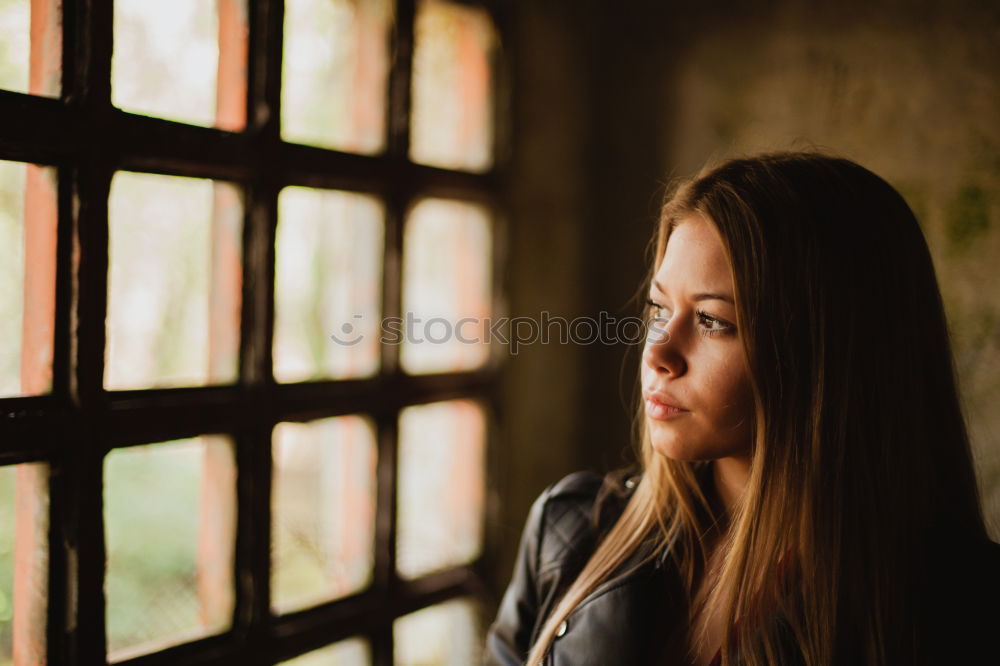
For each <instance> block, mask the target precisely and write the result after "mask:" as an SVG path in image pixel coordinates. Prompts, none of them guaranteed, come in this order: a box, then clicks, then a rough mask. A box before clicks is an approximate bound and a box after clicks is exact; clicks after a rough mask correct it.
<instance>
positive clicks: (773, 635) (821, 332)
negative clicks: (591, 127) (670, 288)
mask: <svg viewBox="0 0 1000 666" xmlns="http://www.w3.org/2000/svg"><path fill="white" fill-rule="evenodd" d="M693 213H700V214H701V215H703V216H704V217H705V218H706V219H708V220H709V221H710V222H711V223H713V224H714V225H715V227H716V228H717V230H718V231H719V233H720V236H721V237H722V239H723V244H724V247H725V249H726V252H727V255H728V258H729V262H730V266H731V268H732V271H733V282H734V287H735V292H736V293H735V297H736V305H737V308H736V309H737V328H738V330H739V331H740V337H741V340H742V344H743V350H744V354H745V357H746V361H747V364H748V367H749V368H750V375H751V384H752V388H753V393H754V419H755V434H754V441H753V455H752V463H751V471H750V477H749V481H748V484H747V487H746V489H745V491H744V494H743V496H742V498H741V500H740V502H739V503H738V505H737V508H736V509H735V510H734V512H733V514H732V515H731V516H729V517H728V521H727V522H726V527H725V531H724V534H723V535H722V537H723V538H722V539H721V542H720V544H721V545H720V551H719V552H720V553H721V556H720V557H719V558H718V565H717V568H716V569H714V573H715V575H714V576H713V577H712V580H713V581H714V584H713V585H712V586H711V588H710V592H709V594H708V597H707V600H706V601H705V603H706V604H708V605H709V606H711V607H712V608H717V609H719V610H720V612H721V613H722V616H723V618H724V620H725V622H724V626H725V629H724V636H723V641H722V646H721V649H722V661H723V664H733V663H743V664H752V665H754V666H756V665H763V664H774V663H782V662H783V661H784V660H785V659H788V658H789V654H793V655H795V656H796V658H797V659H801V660H802V661H803V662H804V663H806V664H810V665H814V664H815V665H826V664H834V663H868V664H896V663H921V661H922V657H923V655H922V651H921V647H920V636H919V635H918V634H919V631H918V628H917V626H918V623H917V621H916V618H915V613H916V611H915V610H914V608H915V601H916V600H915V599H913V598H912V592H911V590H912V587H913V585H914V584H915V582H916V581H919V580H920V579H921V576H922V575H923V572H924V571H926V568H927V567H928V566H929V564H928V560H927V558H926V557H925V555H924V553H925V552H927V546H928V544H929V542H930V541H931V540H932V539H934V538H937V539H941V538H946V539H953V540H970V541H971V540H976V539H985V538H986V536H985V534H986V533H985V528H984V526H983V518H982V513H981V509H980V504H979V497H978V492H977V487H976V481H975V474H974V471H973V468H972V461H971V454H970V450H969V441H968V435H967V433H966V427H965V422H964V420H963V416H962V412H961V408H960V404H959V398H958V391H957V387H956V381H955V374H954V364H953V360H952V355H951V350H950V345H949V341H948V332H947V326H946V322H945V316H944V309H943V306H942V302H941V296H940V291H939V289H938V285H937V280H936V277H935V274H934V268H933V264H932V261H931V257H930V253H929V251H928V249H927V245H926V242H925V240H924V238H923V235H922V233H921V231H920V228H919V225H918V223H917V221H916V219H915V218H914V216H913V213H912V212H911V211H910V209H909V207H908V206H907V205H906V203H905V202H904V201H903V199H902V198H901V197H900V196H899V194H898V193H897V192H896V191H895V190H894V189H893V188H892V187H891V186H890V185H888V184H887V183H886V182H885V181H884V180H882V179H881V178H879V177H878V176H876V175H875V174H873V173H871V172H870V171H868V170H866V169H864V168H862V167H860V166H858V165H857V164H854V163H853V162H850V161H847V160H844V159H839V158H834V157H828V156H824V155H819V154H813V153H779V154H770V155H762V156H757V157H752V158H743V159H735V160H730V161H727V162H724V163H722V164H721V165H719V166H717V167H715V168H711V169H706V170H704V171H703V172H702V173H701V174H699V176H698V177H696V178H694V179H692V180H690V181H687V182H684V183H682V184H680V185H679V186H678V187H677V188H676V189H675V191H674V192H673V194H672V196H671V197H670V198H669V199H668V201H667V203H666V204H665V205H664V208H663V213H662V216H661V220H660V224H659V225H658V229H657V233H656V235H655V237H654V241H655V244H654V245H653V246H652V247H653V248H655V249H654V252H653V254H654V257H653V259H654V261H653V262H652V266H651V267H650V277H652V275H653V274H654V273H655V270H656V268H657V266H658V264H659V262H660V260H661V259H662V257H663V255H664V252H665V250H666V244H667V240H668V239H669V236H670V232H671V230H672V229H673V228H674V226H675V225H676V224H677V222H678V221H679V220H681V219H682V218H684V217H687V216H689V215H691V214H693ZM641 410H642V407H641V404H640V405H639V408H638V410H637V417H636V428H637V439H638V442H639V462H640V465H641V467H642V470H643V474H642V478H641V481H640V482H639V484H638V486H637V487H636V489H635V492H634V494H633V496H632V498H631V500H630V501H629V503H628V504H627V506H626V507H625V510H624V512H623V514H622V515H621V517H620V518H619V519H618V521H617V523H616V524H615V525H614V527H613V528H612V530H611V531H610V532H609V533H608V535H607V536H606V537H605V539H604V540H603V541H602V542H601V543H600V544H599V546H598V547H597V549H596V551H595V552H594V553H593V555H592V556H591V558H590V559H589V561H588V563H587V564H586V566H585V567H584V568H583V570H582V571H581V573H580V574H579V576H578V577H577V578H576V580H575V581H574V582H573V583H572V584H571V585H570V587H569V588H568V589H567V591H566V593H565V594H564V595H563V597H562V599H561V600H560V602H559V603H558V604H557V605H556V607H555V609H554V610H553V612H552V613H551V614H550V616H549V617H548V618H547V619H546V620H545V623H544V625H543V627H542V629H541V631H540V632H539V634H538V639H537V640H536V642H535V644H534V645H533V646H532V648H531V651H530V653H529V657H528V664H529V666H538V665H540V664H541V663H542V659H543V657H544V655H545V653H546V651H547V650H548V649H549V648H550V647H551V645H552V643H553V639H554V636H555V634H556V631H557V628H558V627H559V625H560V624H561V623H562V621H563V620H564V619H565V618H566V617H567V616H568V615H569V614H570V613H572V612H573V610H574V609H575V608H576V607H577V605H578V604H579V603H580V601H581V600H582V599H584V598H585V597H586V596H587V595H588V594H589V593H590V592H592V591H593V590H594V589H595V588H596V587H597V586H598V585H599V584H600V583H601V582H603V581H605V580H608V579H609V578H611V577H612V576H614V575H618V574H619V573H620V572H619V571H618V570H619V569H620V568H621V567H622V565H623V564H624V563H625V562H626V561H627V560H628V559H629V557H630V556H631V555H633V554H634V553H635V552H636V550H637V549H638V548H639V545H640V544H642V543H643V542H644V541H646V540H647V539H650V538H652V539H654V541H655V543H656V544H658V545H657V548H656V549H655V550H654V551H653V553H652V555H650V557H652V556H653V555H657V554H662V552H663V550H664V549H666V550H667V551H668V554H669V556H670V557H671V558H672V559H673V562H674V563H675V564H676V566H677V569H678V571H679V574H680V577H681V580H682V582H683V584H684V590H685V591H686V593H687V597H688V599H687V600H688V602H689V604H691V606H692V607H693V604H692V602H693V601H694V600H693V596H694V586H695V582H696V579H697V578H698V576H699V575H701V574H703V573H704V572H705V568H706V566H707V552H706V546H705V543H706V535H708V534H709V532H710V531H711V530H713V529H715V528H716V526H717V524H718V522H717V521H718V520H719V516H718V515H717V513H716V512H713V509H712V507H711V505H710V502H709V500H708V498H707V497H706V491H705V490H704V489H703V488H702V484H701V483H700V481H699V478H700V475H699V474H698V473H697V472H698V469H699V467H701V466H704V465H706V464H710V463H689V462H680V461H676V460H670V459H667V458H665V457H663V456H662V455H660V454H658V453H656V452H655V451H654V450H653V448H652V445H651V442H650V438H649V433H648V432H647V429H646V423H645V418H643V416H642V411H641ZM693 635H694V637H695V640H696V641H697V640H704V635H705V634H704V627H695V628H694V632H693ZM789 651H791V653H790V652H789Z"/></svg>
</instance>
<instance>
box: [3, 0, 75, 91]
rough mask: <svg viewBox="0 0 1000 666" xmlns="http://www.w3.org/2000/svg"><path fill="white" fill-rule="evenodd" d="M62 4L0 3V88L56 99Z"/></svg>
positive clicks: (40, 0)
mask: <svg viewBox="0 0 1000 666" xmlns="http://www.w3.org/2000/svg"><path fill="white" fill-rule="evenodd" d="M61 10H62V3H61V2H60V1H59V0H0V88H3V89H5V90H13V91H14V92H20V93H31V94H32V95H45V96H48V97H58V96H59V90H60V81H59V79H60V77H61V75H62V11H61Z"/></svg>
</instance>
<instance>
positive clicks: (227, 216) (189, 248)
mask: <svg viewBox="0 0 1000 666" xmlns="http://www.w3.org/2000/svg"><path fill="white" fill-rule="evenodd" d="M108 225H109V239H108V242H109V246H110V247H109V260H110V271H109V275H108V317H107V327H108V328H107V334H108V337H107V350H106V366H105V371H104V385H105V387H106V388H108V389H140V388H152V387H176V386H198V385H203V384H225V383H230V382H233V381H235V379H236V376H237V369H238V356H239V353H238V350H239V319H240V299H241V280H242V269H241V263H242V233H243V209H242V204H241V202H240V196H239V191H238V190H237V189H236V188H235V187H233V186H231V185H228V184H225V183H218V182H213V181H210V180H204V179H201V178H178V177H174V176H155V175H152V174H140V173H126V172H121V173H118V174H116V175H115V177H114V180H113V181H112V183H111V199H110V201H109V209H108Z"/></svg>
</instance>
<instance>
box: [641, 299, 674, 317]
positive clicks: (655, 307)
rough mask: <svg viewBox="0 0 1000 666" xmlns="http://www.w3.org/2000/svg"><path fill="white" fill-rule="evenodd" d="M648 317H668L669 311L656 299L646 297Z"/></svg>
mask: <svg viewBox="0 0 1000 666" xmlns="http://www.w3.org/2000/svg"><path fill="white" fill-rule="evenodd" d="M646 306H647V311H648V313H649V318H650V319H670V312H669V311H668V310H667V309H666V308H665V307H663V306H662V305H660V304H659V303H657V302H656V301H653V300H650V299H646Z"/></svg>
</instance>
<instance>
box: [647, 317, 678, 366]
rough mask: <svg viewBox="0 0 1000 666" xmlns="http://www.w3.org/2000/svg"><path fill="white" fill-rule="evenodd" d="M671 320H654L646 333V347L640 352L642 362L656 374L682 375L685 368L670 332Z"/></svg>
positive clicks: (672, 332) (672, 333)
mask: <svg viewBox="0 0 1000 666" xmlns="http://www.w3.org/2000/svg"><path fill="white" fill-rule="evenodd" d="M671 323H672V320H666V319H654V320H653V322H652V323H651V324H650V325H649V328H648V330H647V332H646V346H645V348H644V349H643V352H642V359H643V362H644V363H645V364H646V365H647V366H649V367H650V368H652V369H653V370H655V371H657V372H664V373H669V374H671V375H680V374H683V373H684V371H685V370H686V368H687V364H686V362H685V360H684V356H683V354H681V351H680V349H679V345H678V342H679V340H677V339H676V337H677V333H676V332H675V331H674V330H672V329H673V328H674V326H671Z"/></svg>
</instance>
